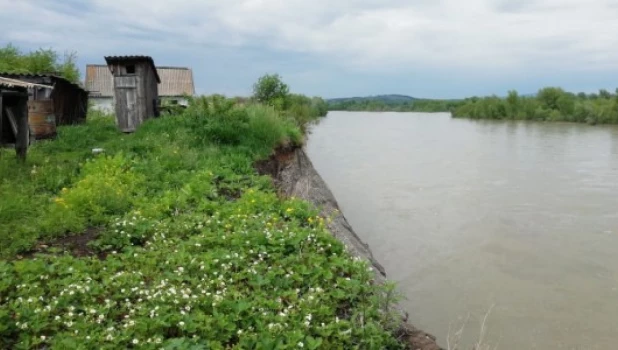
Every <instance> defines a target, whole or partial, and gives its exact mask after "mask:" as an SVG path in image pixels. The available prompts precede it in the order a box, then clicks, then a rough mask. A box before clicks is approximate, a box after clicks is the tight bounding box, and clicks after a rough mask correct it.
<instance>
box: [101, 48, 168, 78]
mask: <svg viewBox="0 0 618 350" xmlns="http://www.w3.org/2000/svg"><path fill="white" fill-rule="evenodd" d="M140 61H146V62H148V63H149V64H150V66H151V67H152V69H154V71H155V75H156V76H157V82H158V83H160V82H161V77H159V73H157V68H156V66H155V63H154V60H153V59H152V57H150V56H141V55H129V56H105V62H107V64H108V65H109V64H110V63H117V62H127V63H128V62H140Z"/></svg>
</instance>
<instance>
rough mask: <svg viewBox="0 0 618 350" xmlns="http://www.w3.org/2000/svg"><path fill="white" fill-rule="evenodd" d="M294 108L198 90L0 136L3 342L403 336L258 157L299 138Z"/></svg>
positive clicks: (327, 344) (251, 343) (282, 345)
mask: <svg viewBox="0 0 618 350" xmlns="http://www.w3.org/2000/svg"><path fill="white" fill-rule="evenodd" d="M314 102H315V101H314ZM291 108H292V107H290V109H286V110H284V111H276V110H275V108H273V107H267V106H264V105H256V104H251V103H245V104H244V105H242V106H240V105H237V104H235V103H234V102H231V101H230V100H227V99H224V98H222V97H214V98H199V99H196V100H195V101H193V102H192V103H191V105H190V107H189V108H188V109H187V110H186V111H185V112H184V113H182V114H179V115H173V116H164V117H162V118H158V119H155V120H150V121H148V122H147V123H145V124H144V125H142V127H141V128H140V129H139V130H138V131H137V132H136V133H135V134H131V135H123V134H120V133H119V132H117V131H116V127H115V125H114V121H113V119H112V118H111V117H109V116H103V115H98V116H97V115H90V118H89V120H88V122H87V123H86V124H84V125H79V126H71V127H62V128H60V129H59V135H58V138H57V139H56V140H54V141H48V142H40V143H38V144H36V145H35V146H34V147H33V148H31V149H30V151H29V154H28V160H27V162H26V163H25V164H21V163H19V162H17V161H16V160H15V157H14V153H13V152H9V151H7V150H3V154H2V156H1V158H0V179H1V180H0V193H1V196H0V237H1V238H2V242H3V244H2V245H1V246H0V257H1V258H2V260H0V348H3V349H5V348H13V349H43V348H50V349H93V348H97V349H98V348H101V349H125V348H126V349H129V348H136V349H137V348H139V349H161V348H165V349H253V348H255V349H299V348H303V349H317V348H320V349H353V348H359V349H383V348H400V347H401V345H400V343H398V342H397V340H396V339H395V338H394V337H393V335H392V331H391V329H390V328H389V325H390V324H391V321H392V320H391V318H390V317H389V316H388V315H387V314H384V313H382V312H381V310H382V307H383V305H382V304H383V300H381V298H380V295H381V293H380V291H379V290H378V289H377V287H374V286H372V285H371V284H370V283H368V281H369V280H370V279H371V277H372V274H371V272H370V271H369V270H368V266H367V265H366V264H365V263H364V262H362V261H357V260H354V259H352V258H350V257H349V255H348V254H347V253H346V252H345V249H344V247H343V245H342V244H341V243H340V242H339V241H337V240H335V239H334V238H333V237H332V236H331V235H330V233H329V232H328V231H327V230H326V229H325V220H328V218H322V217H320V216H318V215H317V212H316V211H315V210H313V209H312V208H310V207H309V205H308V204H307V203H305V202H302V201H300V200H297V199H293V198H292V199H281V198H278V197H277V195H276V193H275V190H274V188H273V187H272V184H271V181H270V179H269V178H266V177H263V176H258V175H257V174H256V173H255V171H254V169H253V164H254V162H255V161H256V160H257V159H260V158H264V157H266V156H267V155H269V154H270V153H271V152H272V150H273V149H274V148H276V147H278V146H282V145H288V146H289V145H299V144H300V143H302V141H303V132H302V130H303V125H304V124H305V123H306V122H308V121H310V120H311V119H314V117H315V116H316V113H315V109H312V108H311V107H302V106H296V107H293V108H297V110H292V109H291ZM305 108H308V109H307V110H308V111H309V112H307V113H305V112H306V111H305V112H301V111H300V110H301V109H305ZM93 148H102V149H104V152H103V153H100V154H93V152H92V149H93ZM86 242H87V244H86ZM71 244H73V246H71Z"/></svg>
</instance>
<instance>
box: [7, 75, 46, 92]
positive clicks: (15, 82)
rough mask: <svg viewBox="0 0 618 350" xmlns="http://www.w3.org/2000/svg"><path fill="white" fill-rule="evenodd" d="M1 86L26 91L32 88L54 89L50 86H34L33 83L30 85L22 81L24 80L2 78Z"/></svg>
mask: <svg viewBox="0 0 618 350" xmlns="http://www.w3.org/2000/svg"><path fill="white" fill-rule="evenodd" d="M0 85H2V86H6V87H20V88H26V89H30V88H33V87H40V88H46V89H53V87H52V86H49V85H43V84H33V83H29V82H27V81H22V80H18V79H11V78H4V77H0Z"/></svg>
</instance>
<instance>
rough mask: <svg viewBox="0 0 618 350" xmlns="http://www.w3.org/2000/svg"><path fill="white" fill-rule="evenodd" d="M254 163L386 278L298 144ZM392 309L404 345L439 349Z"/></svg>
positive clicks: (415, 349)
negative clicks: (318, 212)
mask: <svg viewBox="0 0 618 350" xmlns="http://www.w3.org/2000/svg"><path fill="white" fill-rule="evenodd" d="M254 167H255V169H256V171H257V172H258V173H259V174H261V175H268V176H270V177H271V178H272V179H273V183H274V184H275V186H276V188H277V191H278V192H279V195H281V196H285V197H290V196H295V197H298V198H302V199H304V200H306V201H308V202H310V203H313V204H314V205H315V206H316V207H317V208H318V209H320V210H321V213H322V215H323V216H325V217H332V218H333V220H332V221H331V223H330V224H329V225H328V228H329V230H330V232H331V233H332V234H333V236H335V237H336V238H337V239H339V240H340V241H341V242H343V243H344V244H345V245H346V247H347V249H348V251H349V252H350V253H351V254H352V255H353V256H357V257H361V258H364V259H367V260H368V261H369V262H370V263H371V264H372V265H373V268H374V272H375V281H376V282H377V283H384V282H385V281H386V271H384V268H383V267H382V266H381V265H380V264H379V263H378V262H377V261H376V260H375V259H374V257H373V255H372V253H371V249H370V248H369V246H368V245H367V244H365V243H364V242H363V241H362V240H361V239H360V238H359V237H358V236H357V235H356V233H355V232H354V230H353V229H352V227H351V226H350V224H349V223H348V221H347V219H346V218H345V216H344V215H343V214H342V213H341V212H340V211H339V206H338V204H337V201H336V200H335V197H334V196H333V194H332V192H331V191H330V189H329V188H328V186H327V185H326V183H325V182H324V180H323V179H322V178H321V177H320V175H319V174H318V173H317V171H316V170H315V168H314V167H313V164H312V163H311V161H310V160H309V157H308V156H307V155H306V154H305V152H304V151H303V150H302V148H299V147H280V148H278V149H277V150H276V151H275V152H274V153H273V154H272V155H271V156H270V157H269V158H268V159H265V160H262V161H259V162H256V163H255V165H254ZM392 310H393V311H396V312H398V313H399V314H400V315H401V325H400V327H399V330H398V331H397V332H396V335H397V336H398V338H399V339H401V340H403V341H404V342H405V343H406V344H407V345H408V346H407V347H408V349H411V350H443V348H441V347H440V346H439V345H438V344H437V343H436V338H435V337H434V336H432V335H430V334H428V333H426V332H423V331H421V330H419V329H417V328H415V327H414V326H412V325H410V324H408V322H407V321H408V314H407V312H406V311H405V310H403V309H402V308H401V307H400V306H399V305H393V306H392Z"/></svg>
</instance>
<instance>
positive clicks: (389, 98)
mask: <svg viewBox="0 0 618 350" xmlns="http://www.w3.org/2000/svg"><path fill="white" fill-rule="evenodd" d="M416 100H418V98H415V97H411V96H406V95H377V96H365V97H342V98H331V99H328V100H326V102H328V103H342V102H383V103H386V104H391V103H402V102H411V101H416Z"/></svg>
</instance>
